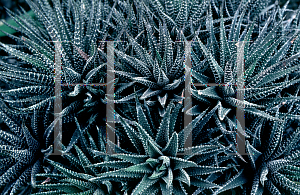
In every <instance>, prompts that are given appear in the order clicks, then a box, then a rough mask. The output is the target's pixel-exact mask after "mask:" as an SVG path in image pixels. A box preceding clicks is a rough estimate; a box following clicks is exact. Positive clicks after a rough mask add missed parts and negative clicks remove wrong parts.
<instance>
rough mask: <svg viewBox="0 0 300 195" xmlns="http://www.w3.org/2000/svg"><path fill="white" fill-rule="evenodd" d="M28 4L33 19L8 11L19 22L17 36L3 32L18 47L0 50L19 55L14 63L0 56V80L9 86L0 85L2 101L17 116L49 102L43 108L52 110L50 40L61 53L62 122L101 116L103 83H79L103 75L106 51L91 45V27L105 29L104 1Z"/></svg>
mask: <svg viewBox="0 0 300 195" xmlns="http://www.w3.org/2000/svg"><path fill="white" fill-rule="evenodd" d="M28 4H29V5H30V7H31V9H32V10H33V12H34V13H35V16H36V18H37V21H36V20H35V21H34V20H33V19H32V18H25V19H24V18H22V17H20V16H18V15H17V14H14V13H11V12H9V13H10V15H11V17H12V18H13V19H14V20H15V21H16V23H17V24H18V25H19V28H16V27H14V28H16V30H18V31H19V32H21V33H22V34H23V36H22V37H16V36H14V35H9V34H8V36H9V37H10V38H13V39H15V40H16V41H18V42H19V43H20V45H23V47H21V46H20V45H19V46H17V47H16V46H13V45H7V44H3V43H1V49H3V50H5V51H6V52H8V53H9V54H10V55H11V56H14V57H16V58H18V59H20V61H19V60H17V61H16V64H10V63H8V62H5V61H4V60H1V61H0V63H1V67H0V69H1V73H0V74H1V80H3V81H5V82H6V83H9V86H10V88H9V90H1V95H2V96H3V97H4V101H5V102H6V103H7V105H9V106H10V107H11V108H12V109H14V110H15V111H16V112H19V114H23V115H24V114H25V115H26V114H29V113H32V111H33V110H34V109H44V108H45V107H46V106H47V105H49V104H51V108H49V109H52V110H54V98H55V94H54V87H55V81H54V78H53V73H54V72H55V66H54V64H55V61H54V56H55V41H61V48H56V49H58V50H61V52H62V55H61V56H62V57H61V62H62V65H61V67H62V77H61V83H63V84H67V86H62V93H61V96H62V104H63V105H62V108H63V109H64V111H63V120H64V123H66V122H68V121H69V122H70V121H73V122H74V116H77V117H78V118H79V120H82V121H84V120H85V121H87V120H89V119H91V118H95V119H96V118H97V117H99V118H100V119H101V120H105V116H104V115H101V114H100V113H98V110H99V109H104V107H105V105H104V102H103V99H104V98H105V88H104V87H94V86H82V85H83V84H90V83H105V80H106V79H105V77H106V73H105V72H106V68H105V65H106V63H105V61H106V56H103V55H101V54H100V52H99V50H98V49H97V47H98V42H97V41H98V40H99V39H100V38H101V36H102V35H100V33H99V32H98V31H95V30H93V29H99V28H100V27H103V30H104V29H105V28H106V27H105V25H104V26H102V25H103V23H102V22H103V20H105V18H106V14H105V13H106V11H107V6H108V5H106V4H104V3H103V2H102V1H99V2H95V1H91V2H84V3H83V4H81V2H80V1H71V0H70V1H67V2H65V1H64V2H62V3H60V2H59V1H53V2H52V4H53V6H52V7H51V5H50V4H49V2H48V1H37V2H32V1H28ZM65 8H68V9H65ZM99 9H100V10H102V11H99ZM89 10H92V11H89ZM97 10H98V11H97ZM102 53H103V52H102ZM104 59H105V60H104ZM79 84H81V85H79ZM82 112H83V113H84V114H82ZM80 113H81V114H80ZM87 113H89V114H88V115H87ZM48 115H49V114H48ZM50 116H51V115H50ZM101 120H97V121H98V122H99V121H101ZM48 125H49V124H48ZM98 125H99V123H98Z"/></svg>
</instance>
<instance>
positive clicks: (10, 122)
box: [0, 101, 53, 195]
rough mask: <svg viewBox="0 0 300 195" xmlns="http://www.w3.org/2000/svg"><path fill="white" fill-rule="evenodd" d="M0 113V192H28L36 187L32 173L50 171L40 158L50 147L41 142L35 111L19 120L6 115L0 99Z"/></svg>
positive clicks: (45, 156)
mask: <svg viewBox="0 0 300 195" xmlns="http://www.w3.org/2000/svg"><path fill="white" fill-rule="evenodd" d="M0 115H1V118H2V119H3V121H4V123H5V124H6V126H3V128H1V129H0V144H1V145H0V154H1V158H0V159H1V160H0V162H1V165H0V167H1V171H0V174H1V176H0V190H1V194H3V195H5V194H11V195H13V194H28V192H30V190H31V189H32V187H35V186H36V175H35V174H37V173H39V172H50V171H51V170H52V168H51V167H49V166H47V165H46V164H45V163H44V159H45V158H48V157H49V154H50V153H51V152H52V149H53V147H52V145H49V144H48V143H47V142H44V141H45V140H47V137H45V139H42V135H43V132H42V131H40V127H39V125H38V122H39V120H40V117H39V116H38V112H37V111H36V110H34V114H33V117H32V118H31V121H28V120H25V119H23V121H21V123H20V121H17V120H15V119H14V118H13V117H11V116H10V115H11V113H10V112H9V111H8V108H7V107H6V106H5V104H4V103H3V102H2V101H1V109H0ZM28 122H29V124H28ZM28 127H30V128H28ZM41 140H42V141H41Z"/></svg>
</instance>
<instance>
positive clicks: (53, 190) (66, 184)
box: [33, 119, 121, 195]
mask: <svg viewBox="0 0 300 195" xmlns="http://www.w3.org/2000/svg"><path fill="white" fill-rule="evenodd" d="M75 120H76V124H77V128H76V130H75V131H74V134H73V136H72V138H71V141H70V143H69V145H68V146H64V145H63V144H62V149H63V151H62V152H63V156H62V157H64V158H65V159H67V161H66V162H61V161H60V162H56V161H53V160H50V159H47V162H48V163H49V164H50V165H52V166H53V167H54V168H55V170H54V171H53V172H51V173H40V174H37V175H36V176H37V180H38V181H37V185H36V188H37V189H38V190H36V191H35V193H33V194H34V195H44V194H74V193H78V194H99V195H100V194H103V195H104V194H121V192H120V189H121V188H120V186H119V184H117V183H114V182H109V181H100V182H98V181H96V182H94V181H90V179H91V178H94V177H95V176H97V175H98V174H100V173H102V172H105V171H108V170H109V169H107V168H103V169H101V170H97V169H96V168H94V167H91V165H92V163H96V162H108V161H107V159H108V157H107V156H108V155H107V154H106V148H105V146H106V137H105V131H103V129H101V128H98V127H96V128H97V137H98V140H94V139H93V137H92V136H91V134H90V133H89V132H88V130H89V129H90V128H89V127H88V126H86V127H85V128H84V129H82V128H81V127H80V125H79V123H78V121H77V119H75ZM77 142H80V143H77ZM75 144H76V145H75ZM77 145H78V146H77ZM73 148H74V149H75V152H74V153H75V154H76V155H74V154H73V150H74V149H73ZM93 150H97V151H98V153H101V154H102V155H101V156H99V155H98V156H97V155H94V153H93ZM67 164H68V165H67ZM113 183H114V184H113Z"/></svg>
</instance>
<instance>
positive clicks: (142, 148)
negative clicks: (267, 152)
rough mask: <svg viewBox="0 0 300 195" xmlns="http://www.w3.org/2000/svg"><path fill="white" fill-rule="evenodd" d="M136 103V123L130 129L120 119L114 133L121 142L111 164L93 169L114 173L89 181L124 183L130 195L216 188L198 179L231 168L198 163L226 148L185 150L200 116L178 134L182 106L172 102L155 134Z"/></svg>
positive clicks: (206, 146)
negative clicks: (192, 187)
mask: <svg viewBox="0 0 300 195" xmlns="http://www.w3.org/2000/svg"><path fill="white" fill-rule="evenodd" d="M136 103H137V108H136V110H137V118H138V121H136V122H135V123H134V124H133V125H130V124H128V123H127V122H126V121H125V120H124V119H123V118H120V120H121V124H122V126H123V128H124V130H122V131H121V129H119V128H117V129H116V133H117V135H118V137H119V138H120V146H114V147H115V150H116V154H112V155H110V156H109V158H110V161H107V162H100V163H96V164H94V165H92V167H108V168H114V169H116V170H114V171H108V172H105V173H101V174H99V175H97V177H94V178H91V179H90V180H91V181H106V180H108V181H119V182H126V183H125V186H124V189H123V190H125V191H127V193H130V194H148V193H159V194H185V193H186V189H185V187H184V186H185V184H186V185H187V186H195V187H202V188H218V186H217V185H216V184H214V183H211V182H209V181H205V179H203V178H201V177H200V176H201V175H207V174H213V173H217V172H222V171H225V170H227V169H229V168H230V166H228V167H221V166H220V167H219V166H213V165H212V166H206V165H202V164H201V162H205V161H206V160H207V159H209V158H210V157H211V156H214V155H217V154H221V153H222V152H224V151H226V150H227V148H225V147H224V148H219V147H218V146H216V145H213V144H209V143H207V144H201V145H197V146H192V147H188V148H185V147H184V145H185V142H186V140H187V136H188V135H189V134H190V133H191V130H192V127H195V126H196V125H197V122H198V121H199V120H200V121H201V116H200V117H198V118H196V119H194V120H193V121H192V123H190V124H189V125H188V126H187V127H186V128H185V129H182V130H181V131H180V132H178V133H177V132H176V131H174V127H175V122H176V118H177V117H176V116H177V115H178V113H179V110H180V109H179V108H181V107H182V105H181V104H180V103H178V104H176V106H175V105H174V103H172V102H171V103H170V104H169V105H168V107H167V111H166V114H165V115H164V117H163V119H162V120H161V123H160V126H159V127H158V129H157V130H155V129H152V128H151V127H150V124H149V122H148V120H149V118H148V119H147V117H146V116H149V114H148V115H146V114H145V113H144V111H143V108H142V105H141V104H140V103H139V102H138V101H137V100H136ZM174 107H175V108H174ZM171 111H172V112H171ZM189 130H190V131H189ZM129 143H130V144H129ZM95 152H97V151H95ZM180 153H181V154H180ZM228 158H230V157H228ZM226 159H227V158H226V157H225V159H222V158H221V159H219V160H220V163H221V162H222V161H224V160H226ZM204 164H205V163H204ZM126 184H127V185H126Z"/></svg>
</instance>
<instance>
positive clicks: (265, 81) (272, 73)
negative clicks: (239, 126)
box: [189, 6, 300, 142]
mask: <svg viewBox="0 0 300 195" xmlns="http://www.w3.org/2000/svg"><path fill="white" fill-rule="evenodd" d="M246 8H247V7H246V6H245V7H244V9H241V10H240V11H239V10H238V11H237V12H236V14H235V17H234V19H233V23H232V25H231V28H230V30H229V32H228V33H227V32H226V31H225V28H224V22H223V17H222V12H221V25H220V34H219V37H220V38H219V40H220V41H219V43H220V46H218V44H217V40H216V36H215V33H214V31H213V29H212V28H210V29H208V30H209V32H210V41H209V42H208V43H207V45H206V46H205V45H204V44H203V42H202V41H201V40H200V39H198V38H196V39H195V40H196V42H195V44H193V47H192V59H193V62H194V63H195V64H194V66H195V67H196V68H193V69H192V76H193V81H194V83H201V84H204V85H205V84H208V83H216V84H219V86H207V85H206V86H202V89H197V88H195V87H194V86H193V89H192V95H193V97H194V98H195V99H196V100H198V101H199V102H201V104H199V103H194V102H193V104H194V107H193V108H192V109H191V110H190V111H189V113H192V114H194V115H197V114H200V113H201V112H202V111H203V110H204V109H205V107H204V108H203V103H205V104H207V105H208V106H211V105H220V106H219V108H218V112H217V114H216V115H215V117H214V120H215V124H216V125H217V127H218V128H219V129H220V130H221V131H222V132H224V133H225V134H228V133H229V134H230V132H229V131H231V133H234V132H232V131H233V130H235V124H236V123H237V120H236V114H235V109H233V108H239V109H242V110H244V112H245V114H246V116H247V117H246V118H247V119H250V118H252V117H253V116H256V117H264V118H266V119H268V120H277V121H280V120H282V118H284V117H289V118H292V119H296V118H297V117H299V116H298V115H285V114H286V113H285V111H283V109H282V110H280V112H279V114H278V116H277V117H275V109H274V108H275V107H276V106H279V105H282V104H286V105H285V106H288V105H291V104H294V103H295V101H297V100H296V99H295V98H293V97H292V96H291V94H289V92H288V91H289V90H290V89H295V88H296V87H297V85H298V83H299V81H300V80H299V76H298V73H297V71H298V69H299V65H298V62H299V54H300V53H299V50H295V48H296V47H298V46H295V45H293V44H296V45H298V44H299V43H298V42H299V39H298V33H299V31H296V30H290V31H289V30H288V27H287V29H286V31H287V32H289V34H290V35H291V36H290V37H287V36H286V34H285V35H282V34H281V33H277V30H279V28H280V27H281V26H282V22H283V21H282V20H281V21H280V22H276V21H275V19H272V18H273V17H274V16H273V17H270V18H269V20H268V22H267V23H266V24H265V25H264V29H263V31H262V32H261V33H260V34H259V35H258V36H257V37H252V39H251V36H252V34H253V31H254V29H255V24H256V23H255V20H254V21H253V22H252V23H249V24H247V23H246V27H242V24H243V16H244V15H245V13H246V11H248V10H247V9H246ZM221 10H223V9H221ZM210 12H211V10H210ZM238 16H239V18H238ZM210 17H211V18H210V21H212V16H211V14H210ZM294 19H295V18H294ZM292 20H293V19H292ZM273 21H274V23H276V25H274V26H273V27H272V28H271V30H270V31H268V32H267V31H266V30H267V28H268V26H269V25H272V24H273ZM284 28H285V26H284ZM241 30H243V33H242V34H240V31H241ZM227 37H228V38H227ZM229 40H230V41H229ZM296 40H298V41H296ZM239 41H245V42H243V43H244V46H243V53H242V54H240V55H243V54H244V55H243V58H244V59H245V62H244V64H245V65H244V66H245V72H244V73H243V74H242V76H241V75H237V74H240V73H237V71H238V69H239V68H238V67H236V66H237V63H238V62H237V60H238V55H239V51H240V50H238V49H240V47H239V48H236V46H235V45H236V44H237V43H238V42H239ZM237 50H238V51H237ZM201 59H203V60H201ZM242 70H243V69H242ZM238 76H240V79H242V80H238V79H239V78H237V77H238ZM243 79H244V80H243ZM241 81H242V82H241ZM237 82H240V83H243V85H244V86H245V88H243V89H241V87H240V88H239V89H238V87H237ZM195 86H196V84H195ZM237 90H244V94H242V95H243V98H242V100H241V99H238V97H237V95H236V94H237V93H240V91H239V92H236V91H237ZM195 104H196V105H195ZM200 105H201V109H200ZM208 106H207V107H208ZM246 122H247V121H246ZM232 137H233V136H232ZM194 139H197V136H195V137H194ZM235 142H236V141H235Z"/></svg>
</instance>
